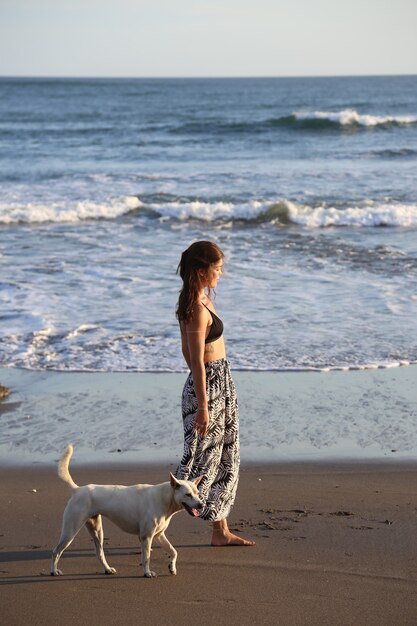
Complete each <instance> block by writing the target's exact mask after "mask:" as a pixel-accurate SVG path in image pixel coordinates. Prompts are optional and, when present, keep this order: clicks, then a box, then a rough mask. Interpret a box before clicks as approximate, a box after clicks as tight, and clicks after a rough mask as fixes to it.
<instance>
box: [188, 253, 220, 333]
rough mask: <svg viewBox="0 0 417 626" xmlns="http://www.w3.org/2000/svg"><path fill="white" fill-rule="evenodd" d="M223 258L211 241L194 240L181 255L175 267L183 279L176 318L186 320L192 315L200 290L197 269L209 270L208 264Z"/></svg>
mask: <svg viewBox="0 0 417 626" xmlns="http://www.w3.org/2000/svg"><path fill="white" fill-rule="evenodd" d="M223 258H224V254H223V252H222V251H221V250H220V248H219V246H217V245H216V244H215V243H212V242H211V241H196V242H195V243H192V244H191V246H190V247H189V248H187V250H184V252H183V253H182V255H181V261H180V262H179V265H178V268H177V274H179V275H180V276H181V278H182V281H183V286H182V289H181V291H180V295H179V298H178V305H177V318H178V320H179V321H180V322H188V321H189V320H190V319H191V318H192V316H193V309H194V306H195V303H196V302H197V300H198V296H199V294H200V291H201V278H200V275H199V270H206V271H207V270H209V268H210V265H213V263H218V262H219V261H221V260H222V259H223Z"/></svg>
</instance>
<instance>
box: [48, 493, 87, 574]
mask: <svg viewBox="0 0 417 626" xmlns="http://www.w3.org/2000/svg"><path fill="white" fill-rule="evenodd" d="M85 522H86V520H85V517H84V516H83V515H82V514H81V512H80V511H79V510H77V506H76V505H74V503H73V501H72V500H70V501H69V502H68V504H67V506H66V508H65V511H64V517H63V521H62V530H61V537H60V538H59V542H58V545H57V546H56V547H55V549H54V550H53V551H52V561H51V576H62V572H61V570H59V569H58V561H59V559H60V558H61V556H62V553H63V552H64V550H66V549H67V548H68V546H69V545H70V544H71V543H72V542H73V540H74V537H75V536H76V535H77V534H78V533H79V531H80V530H81V528H82V527H83V526H84V524H85Z"/></svg>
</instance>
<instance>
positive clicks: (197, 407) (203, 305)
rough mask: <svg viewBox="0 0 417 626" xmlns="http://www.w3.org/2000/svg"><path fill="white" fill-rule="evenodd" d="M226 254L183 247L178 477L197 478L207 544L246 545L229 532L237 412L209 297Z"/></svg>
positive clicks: (199, 245) (208, 246)
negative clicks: (183, 372)
mask: <svg viewBox="0 0 417 626" xmlns="http://www.w3.org/2000/svg"><path fill="white" fill-rule="evenodd" d="M223 258H224V254H223V252H222V251H221V250H220V248H219V247H218V246H217V245H216V244H214V243H212V242H210V241H197V242H196V243H193V244H192V245H191V246H190V247H189V248H188V249H187V250H185V252H183V253H182V256H181V261H180V263H179V265H178V270H177V271H178V272H179V273H180V276H181V278H182V280H183V287H182V290H181V292H180V296H179V299H178V306H177V318H178V320H179V323H180V328H181V343H182V353H183V355H184V358H185V360H186V362H187V365H188V367H189V368H190V370H191V371H190V374H189V376H188V378H187V380H186V382H185V385H184V390H183V394H182V415H183V421H184V455H183V458H182V460H181V463H180V465H179V467H178V469H177V477H178V478H183V479H190V480H191V479H194V478H197V477H198V476H203V479H202V481H201V482H200V484H199V491H200V495H201V496H202V498H203V499H204V501H205V507H204V509H203V511H202V512H201V514H200V517H201V518H202V519H205V520H208V521H211V522H213V536H212V540H211V545H213V546H226V545H240V546H250V545H253V544H254V542H253V541H248V540H246V539H242V538H241V537H237V536H236V535H234V534H233V533H231V532H230V530H229V527H228V525H227V517H228V515H229V512H230V509H231V507H232V505H233V502H234V499H235V495H236V489H237V484H238V480H239V461H240V455H239V413H238V406H237V400H236V390H235V386H234V383H233V380H232V378H231V374H230V367H229V362H228V361H227V360H226V351H225V345H224V339H223V323H222V321H221V320H220V318H219V317H218V316H217V314H216V312H215V310H214V307H213V303H212V302H211V300H210V297H209V296H210V293H211V290H212V289H214V288H215V287H216V286H217V283H218V281H219V278H220V276H221V275H222V270H223Z"/></svg>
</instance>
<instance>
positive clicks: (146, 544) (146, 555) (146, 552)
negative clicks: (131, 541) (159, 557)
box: [140, 534, 156, 578]
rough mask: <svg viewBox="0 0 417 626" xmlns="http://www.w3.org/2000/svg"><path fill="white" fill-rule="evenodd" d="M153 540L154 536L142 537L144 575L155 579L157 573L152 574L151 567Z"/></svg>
mask: <svg viewBox="0 0 417 626" xmlns="http://www.w3.org/2000/svg"><path fill="white" fill-rule="evenodd" d="M152 539H153V535H152V534H149V535H146V536H144V535H141V536H140V543H141V547H142V565H143V575H144V576H145V578H154V577H155V576H156V573H155V572H152V571H151V569H150V567H149V565H150V561H151V547H152Z"/></svg>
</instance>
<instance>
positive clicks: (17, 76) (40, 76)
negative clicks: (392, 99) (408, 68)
mask: <svg viewBox="0 0 417 626" xmlns="http://www.w3.org/2000/svg"><path fill="white" fill-rule="evenodd" d="M414 76H417V72H416V73H412V74H409V73H404V74H403V73H398V74H389V73H388V74H288V75H278V74H277V75H270V74H262V75H260V74H259V75H250V74H247V75H232V74H231V75H224V76H216V75H202V76H198V75H176V76H164V75H160V76H159V75H156V76H155V75H149V76H146V75H143V76H137V75H135V76H134V75H126V76H111V75H109V76H104V75H103V76H100V75H96V76H94V75H79V74H62V75H58V74H0V80H3V79H35V80H36V79H38V80H45V79H52V80H65V79H68V80H74V79H76V80H222V79H224V80H236V79H251V80H253V79H288V78H290V79H291V78H397V77H414Z"/></svg>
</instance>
